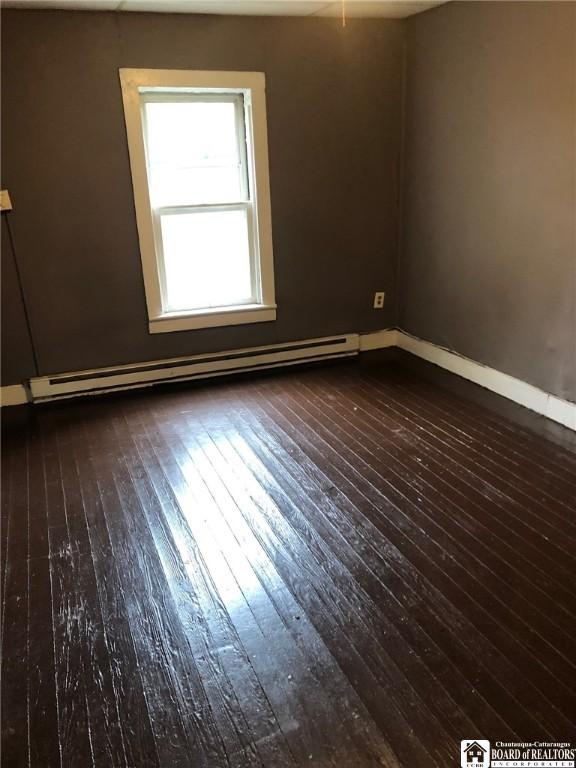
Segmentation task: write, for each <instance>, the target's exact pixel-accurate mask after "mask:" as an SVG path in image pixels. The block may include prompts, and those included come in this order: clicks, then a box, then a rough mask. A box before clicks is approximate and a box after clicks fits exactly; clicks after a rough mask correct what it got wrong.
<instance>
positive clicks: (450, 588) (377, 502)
mask: <svg viewBox="0 0 576 768" xmlns="http://www.w3.org/2000/svg"><path fill="white" fill-rule="evenodd" d="M275 407H277V406H275ZM297 421H298V417H297V416H296V414H295V413H294V412H293V411H289V418H288V419H286V423H287V424H292V423H294V422H297ZM307 423H308V422H307V421H306V419H305V420H304V421H303V422H302V424H304V425H306V424H307ZM321 432H322V427H321V425H320V424H315V425H314V430H313V431H312V432H311V433H310V439H311V440H313V441H314V442H315V443H317V444H318V445H319V447H320V456H324V457H326V456H327V455H329V457H330V459H331V460H332V462H333V465H335V464H336V463H337V462H338V461H340V460H341V458H342V455H343V453H344V452H345V450H346V449H345V446H344V445H343V444H342V443H341V442H337V443H336V449H334V446H330V445H329V443H326V442H322V441H321V438H320V437H319V435H320V434H321ZM342 469H343V471H342V472H341V474H340V477H339V478H338V480H337V481H336V484H337V485H338V486H339V487H342V486H343V483H344V480H343V478H344V477H350V476H356V477H357V479H358V483H357V485H358V487H359V488H360V489H361V493H362V495H363V496H364V498H365V499H369V500H371V501H372V504H373V507H374V509H375V510H376V511H377V512H381V511H382V509H384V508H386V509H389V508H390V499H389V498H388V497H387V496H386V493H387V492H392V494H393V495H396V494H395V489H394V488H393V486H390V487H389V488H386V489H384V491H383V490H382V489H378V479H377V476H376V477H374V479H373V482H372V480H370V481H367V480H366V476H367V475H369V474H370V472H369V469H370V468H369V467H366V470H364V471H363V474H359V473H358V471H357V470H356V469H355V468H354V466H353V464H351V463H349V462H346V461H344V466H343V467H342ZM400 504H401V505H402V501H400ZM413 511H414V512H419V510H418V508H417V506H414V507H413ZM398 512H401V506H400V507H398V506H395V507H394V508H393V513H394V514H396V513H398ZM396 518H397V520H396V522H397V523H398V522H399V523H400V525H402V526H404V527H405V535H406V536H407V537H408V539H409V540H410V543H412V541H413V540H414V539H415V538H416V537H418V538H420V536H421V535H422V534H423V535H424V539H423V541H422V550H423V551H425V550H426V549H428V548H429V547H430V546H431V545H432V546H433V547H438V544H437V543H436V542H435V541H434V540H430V539H429V538H428V537H427V536H426V534H425V533H424V532H423V531H422V529H419V528H414V527H413V522H412V520H411V519H410V518H407V517H406V516H405V515H404V514H403V513H402V514H401V516H400V517H398V515H397V514H396ZM432 523H434V521H432ZM434 528H437V526H436V525H435V523H434ZM445 555H446V550H445V549H443V550H442V551H439V552H438V558H437V561H435V560H434V559H430V558H429V556H428V555H426V558H427V559H428V561H429V564H430V565H431V566H432V567H433V568H434V570H435V571H436V572H438V573H439V576H440V579H441V581H440V584H441V589H442V591H443V592H444V594H451V593H454V591H455V594H456V596H457V597H456V599H455V600H454V602H455V603H456V604H458V603H459V601H461V600H462V597H460V598H458V593H459V592H460V593H461V587H460V585H459V583H457V582H455V581H454V580H453V578H452V577H450V576H447V574H446V573H444V571H442V570H440V569H438V567H437V565H436V562H442V558H443V556H444V557H445ZM460 576H462V577H464V578H468V574H467V573H466V572H465V569H462V574H461V575H459V579H460ZM476 584H479V582H476ZM464 599H465V603H466V604H467V605H468V604H469V597H467V598H466V597H465V598H464ZM478 608H479V610H480V611H482V612H484V614H485V617H486V618H489V617H488V615H487V613H486V610H485V609H484V608H483V607H482V605H479V606H478ZM473 626H474V624H471V626H470V629H472V627H473ZM496 626H497V625H496ZM459 630H460V633H462V634H463V635H465V628H464V627H460V628H459ZM469 631H470V630H469ZM479 639H480V637H478V636H477V637H476V641H477V642H478V641H479ZM510 641H511V642H513V641H514V638H512V637H511V638H510ZM484 650H485V652H489V651H493V650H495V649H493V648H492V646H486V647H485V649H484ZM530 664H531V662H530V663H528V664H527V669H530V670H531V666H530ZM516 676H517V671H514V670H513V669H510V677H511V679H514V678H515V677H516ZM533 698H534V700H535V704H536V705H537V706H539V707H541V706H542V705H541V704H540V703H539V696H538V695H537V693H536V690H535V695H534V696H533ZM542 709H543V710H544V711H543V715H544V716H545V717H546V718H547V719H548V720H549V721H550V723H553V722H554V719H553V716H551V717H548V715H547V714H546V711H547V708H546V705H545V706H542Z"/></svg>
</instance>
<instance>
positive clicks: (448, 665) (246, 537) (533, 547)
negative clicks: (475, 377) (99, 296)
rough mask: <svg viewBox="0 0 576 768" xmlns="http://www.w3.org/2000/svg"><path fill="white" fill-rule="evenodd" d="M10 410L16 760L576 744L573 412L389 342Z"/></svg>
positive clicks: (217, 767)
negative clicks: (539, 405) (470, 741)
mask: <svg viewBox="0 0 576 768" xmlns="http://www.w3.org/2000/svg"><path fill="white" fill-rule="evenodd" d="M2 422H3V435H2V437H3V461H2V466H1V473H2V488H1V495H2V498H1V509H0V522H1V525H0V556H1V558H2V562H1V564H0V565H1V567H0V577H1V584H0V594H1V599H2V606H1V617H2V627H1V635H0V638H1V646H2V705H3V706H2V765H3V766H7V768H36V767H37V766H38V768H51V767H52V766H60V768H69V766H82V768H84V767H85V766H93V767H94V768H100V766H102V768H104V766H106V768H108V766H118V768H189V767H190V766H194V768H295V766H312V767H313V768H364V766H365V767H366V768H368V767H372V766H381V767H382V766H385V767H386V768H428V766H436V768H445V766H447V765H454V764H457V762H458V757H459V750H460V744H459V742H460V740H461V739H467V738H487V739H492V740H494V741H495V740H505V741H506V740H515V739H518V740H522V741H532V740H536V739H541V740H545V741H552V740H560V741H569V740H570V739H572V740H573V739H574V737H575V735H576V734H575V733H574V722H576V693H575V691H576V588H575V587H576V554H575V550H574V544H575V543H576V440H575V439H572V438H571V436H570V435H569V434H568V431H567V430H565V431H564V432H562V430H560V429H559V428H555V429H554V430H551V429H549V428H548V427H547V426H546V424H545V422H544V421H543V420H538V419H536V418H535V417H533V418H530V417H529V416H527V415H526V413H525V412H523V411H522V409H520V410H519V409H518V408H517V406H514V405H511V404H508V405H507V404H506V403H505V401H503V400H502V399H501V398H498V397H497V396H495V395H493V394H491V393H485V392H483V391H480V390H479V389H478V388H477V387H475V386H474V385H472V384H470V383H469V382H463V381H462V380H459V379H457V378H456V377H453V376H450V375H449V374H446V373H445V372H440V373H438V371H436V369H433V367H432V366H428V367H427V366H426V364H416V363H415V362H414V360H413V359H412V358H409V357H408V356H406V355H396V356H393V355H390V354H388V353H371V354H368V355H363V356H361V357H360V358H359V359H357V360H350V361H345V362H339V363H335V364H328V365H323V366H309V367H305V368H300V369H292V370H284V371H282V372H275V373H269V374H259V375H256V374H253V375H249V376H237V377H235V378H231V379H227V380H222V381H219V382H205V383H201V384H184V385H178V386H174V387H172V388H158V389H155V390H150V391H140V392H131V393H125V394H118V395H112V396H106V397H101V398H93V399H88V398H87V399H83V398H80V399H78V400H76V401H71V402H68V403H57V404H53V405H45V406H34V407H32V406H23V407H21V408H13V409H3V412H2ZM548 435H549V436H550V439H547V436H548Z"/></svg>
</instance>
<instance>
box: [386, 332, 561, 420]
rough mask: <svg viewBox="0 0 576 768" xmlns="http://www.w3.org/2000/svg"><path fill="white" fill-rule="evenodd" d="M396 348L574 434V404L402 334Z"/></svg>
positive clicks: (426, 342) (398, 333)
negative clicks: (471, 382) (512, 402)
mask: <svg viewBox="0 0 576 768" xmlns="http://www.w3.org/2000/svg"><path fill="white" fill-rule="evenodd" d="M396 344H397V346H398V347H400V349H404V350H405V351H406V352H410V353H412V354H413V355H416V356H417V357H421V358H422V359H423V360H428V362H430V363H434V364H435V365H438V366H440V368H445V369H446V370H447V371H451V372H452V373H455V374H457V375H458V376H462V378H463V379H468V381H473V382H474V383H475V384H479V385H480V386H481V387H484V388H485V389H489V390H491V391H492V392H496V393H497V394H498V395H502V396H503V397H507V398H508V399H509V400H513V401H514V402H515V403H518V404H519V405H523V406H524V407H525V408H529V409H530V410H531V411H535V412H536V413H539V414H541V415H542V416H545V417H546V418H548V419H551V420H552V421H556V422H558V423H559V424H562V425H563V426H565V427H568V428H569V429H573V430H576V403H571V402H570V401H568V400H563V399H562V398H560V397H556V396H555V395H551V394H550V393H549V392H545V391H544V390H542V389H538V387H534V386H533V385H532V384H528V383H527V382H525V381H522V380H521V379H516V378H514V376H510V375H508V374H507V373H501V372H500V371H497V370H495V369H494V368H489V367H488V366H487V365H482V363H477V362H476V361H474V360H470V358H467V357H463V356H462V355H459V354H458V353H457V352H451V351H450V350H448V349H445V348H443V347H439V346H437V345H436V344H432V343H431V342H429V341H424V340H423V339H419V338H417V337H416V336H412V335H410V334H409V333H406V332H404V331H398V332H397V342H396Z"/></svg>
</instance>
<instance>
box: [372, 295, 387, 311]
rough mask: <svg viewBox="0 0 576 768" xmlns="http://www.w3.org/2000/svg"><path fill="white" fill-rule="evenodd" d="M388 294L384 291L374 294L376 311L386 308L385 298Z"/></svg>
mask: <svg viewBox="0 0 576 768" xmlns="http://www.w3.org/2000/svg"><path fill="white" fill-rule="evenodd" d="M385 296H386V294H385V293H384V291H377V292H376V293H375V294H374V309H382V307H383V306H384V297H385Z"/></svg>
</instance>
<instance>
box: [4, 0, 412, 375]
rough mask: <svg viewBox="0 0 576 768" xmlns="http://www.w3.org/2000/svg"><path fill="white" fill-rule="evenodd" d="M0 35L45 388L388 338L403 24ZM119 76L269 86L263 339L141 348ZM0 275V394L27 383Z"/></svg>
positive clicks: (197, 335)
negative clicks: (51, 378) (258, 352)
mask: <svg viewBox="0 0 576 768" xmlns="http://www.w3.org/2000/svg"><path fill="white" fill-rule="evenodd" d="M2 22H3V24H2V59H3V61H2V64H3V66H2V105H3V135H2V163H3V167H2V186H3V187H7V188H8V189H9V190H10V193H11V196H12V199H13V202H14V207H15V208H14V212H13V213H12V214H10V216H11V222H12V228H13V231H14V236H15V241H16V250H17V255H18V258H19V262H20V266H21V270H22V274H23V278H24V282H25V288H26V292H27V295H28V297H29V304H30V312H31V321H32V326H33V330H34V336H35V342H36V347H37V352H38V358H39V364H40V372H41V374H47V373H55V372H60V371H71V370H77V369H85V368H92V367H98V366H105V365H115V364H119V363H130V362H135V361H141V360H151V359H159V358H165V357H171V356H179V355H188V354H195V353H202V352H206V351H218V350H222V349H228V348H234V347H244V346H252V345H257V344H268V343H272V342H275V341H289V340H292V339H298V338H308V337H314V336H325V335H330V334H337V333H343V332H346V331H349V332H355V331H369V330H376V329H379V328H383V327H386V326H391V325H394V324H395V321H396V317H395V310H394V307H395V298H396V297H395V295H394V287H395V282H394V279H395V270H396V256H397V250H398V248H397V232H398V220H397V211H398V205H397V203H398V167H399V154H400V133H401V130H400V128H401V127H400V112H401V110H400V98H401V81H402V76H401V73H402V57H403V45H404V26H403V24H402V23H401V22H399V21H353V22H352V21H351V22H350V23H349V24H348V25H347V27H346V29H345V30H343V29H341V27H340V26H339V24H338V21H337V20H334V19H310V18H307V19H278V18H249V17H223V16H190V15H188V16H187V15H179V16H173V15H165V14H138V13H133V14H129V13H124V14H113V13H73V12H58V11H54V12H51V11H38V12H36V11H4V12H3V14H2ZM119 67H158V68H174V69H178V68H180V69H224V70H226V69H240V70H242V69H247V70H259V71H264V72H265V73H266V77H267V99H268V129H269V146H270V176H271V179H270V180H271V194H272V218H273V222H272V224H273V238H274V259H275V272H276V285H277V301H278V306H279V308H278V319H277V321H276V322H275V323H262V324H254V325H252V326H243V327H242V326H236V327H231V328H218V329H210V330H199V331H189V332H181V333H171V334H159V335H154V336H151V335H149V334H148V330H147V316H146V308H145V301H144V290H143V285H142V276H141V267H140V257H139V251H138V238H137V230H136V221H135V214H134V203H133V197H132V187H131V177H130V168H129V161H128V150H127V144H126V135H125V127H124V117H123V110H122V100H121V92H120V85H119V80H118V68H119ZM4 256H5V259H4V260H5V261H6V252H4ZM10 269H11V267H10V265H9V264H6V271H7V272H8V277H9V279H8V280H7V281H6V283H5V285H4V288H5V291H4V307H5V317H7V318H9V320H8V321H6V320H5V322H4V324H3V336H4V344H3V365H4V371H3V384H11V383H15V382H18V381H20V380H22V379H24V378H27V377H29V376H32V375H34V371H33V369H32V359H31V354H30V349H29V342H28V339H27V336H26V329H25V327H24V326H23V323H22V320H23V317H22V311H21V309H22V308H21V306H20V304H19V298H18V296H17V293H16V292H15V290H14V280H13V279H12V277H13V275H12V274H11V272H10ZM375 290H385V291H386V292H387V304H386V308H385V309H384V311H377V310H373V309H372V297H373V292H374V291H375Z"/></svg>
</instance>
